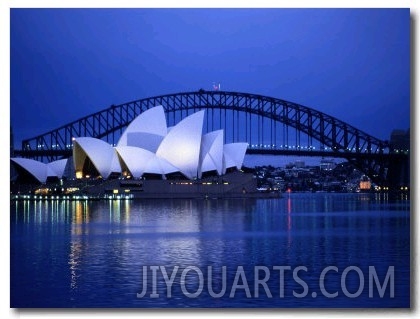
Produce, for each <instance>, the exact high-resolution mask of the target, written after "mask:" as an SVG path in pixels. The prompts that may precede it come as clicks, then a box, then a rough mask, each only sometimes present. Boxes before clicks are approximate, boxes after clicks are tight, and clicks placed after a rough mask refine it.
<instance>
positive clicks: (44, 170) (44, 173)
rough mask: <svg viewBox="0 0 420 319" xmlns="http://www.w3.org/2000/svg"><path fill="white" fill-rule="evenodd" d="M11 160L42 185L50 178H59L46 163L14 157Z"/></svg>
mask: <svg viewBox="0 0 420 319" xmlns="http://www.w3.org/2000/svg"><path fill="white" fill-rule="evenodd" d="M11 160H12V161H13V162H14V163H16V164H17V165H19V166H20V167H22V168H23V169H24V170H26V171H27V172H28V173H29V174H31V175H32V176H33V177H35V178H36V179H37V180H38V181H39V182H41V183H45V182H46V180H47V177H48V176H57V175H56V174H55V173H54V172H53V171H52V170H51V169H49V167H48V166H47V164H45V163H42V162H39V161H35V160H32V159H29V158H21V157H14V158H11Z"/></svg>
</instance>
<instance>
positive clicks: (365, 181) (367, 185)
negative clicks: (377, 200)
mask: <svg viewBox="0 0 420 319" xmlns="http://www.w3.org/2000/svg"><path fill="white" fill-rule="evenodd" d="M371 187H372V183H371V182H370V179H369V177H367V176H366V175H363V176H362V178H361V179H360V183H359V188H360V190H365V191H367V190H370V189H371Z"/></svg>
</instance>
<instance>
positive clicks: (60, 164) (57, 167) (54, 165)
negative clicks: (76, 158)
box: [47, 158, 68, 178]
mask: <svg viewBox="0 0 420 319" xmlns="http://www.w3.org/2000/svg"><path fill="white" fill-rule="evenodd" d="M67 161H68V158H65V159H61V160H57V161H54V162H50V163H48V164H47V166H48V168H49V169H50V170H51V171H52V172H54V174H55V175H56V176H57V177H59V178H61V177H63V174H64V170H65V168H66V165H67Z"/></svg>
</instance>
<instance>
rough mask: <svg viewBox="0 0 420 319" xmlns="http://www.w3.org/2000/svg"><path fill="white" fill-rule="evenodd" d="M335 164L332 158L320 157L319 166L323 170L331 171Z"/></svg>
mask: <svg viewBox="0 0 420 319" xmlns="http://www.w3.org/2000/svg"><path fill="white" fill-rule="evenodd" d="M336 166H337V164H335V163H334V161H333V160H328V159H322V160H321V163H320V164H319V168H320V169H321V170H323V171H332V170H333V169H334V168H335V167H336Z"/></svg>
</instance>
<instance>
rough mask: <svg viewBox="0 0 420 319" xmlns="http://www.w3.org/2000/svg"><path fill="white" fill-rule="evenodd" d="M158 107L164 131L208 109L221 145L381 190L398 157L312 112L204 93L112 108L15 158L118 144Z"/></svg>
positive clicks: (26, 147) (28, 145) (209, 124)
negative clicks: (309, 161) (334, 164)
mask: <svg viewBox="0 0 420 319" xmlns="http://www.w3.org/2000/svg"><path fill="white" fill-rule="evenodd" d="M156 105H162V106H163V107H164V109H165V113H166V116H167V122H168V126H171V125H175V124H176V123H177V122H179V121H180V120H181V119H182V118H184V117H186V116H187V115H190V114H192V113H194V112H196V111H198V110H201V109H206V117H205V123H204V131H207V132H209V131H212V130H217V129H224V132H225V143H229V142H239V141H242V142H248V143H249V148H248V153H252V154H285V155H287V154H299V155H317V156H331V157H341V158H346V159H347V160H349V161H350V162H352V163H353V164H355V165H356V166H357V167H358V168H359V169H361V170H362V171H363V172H364V173H365V174H366V175H368V176H369V177H371V178H372V179H373V180H374V181H377V182H380V183H382V184H383V183H384V182H385V181H386V175H387V168H388V164H389V160H390V157H395V156H396V155H395V154H391V153H390V150H389V144H388V142H387V141H383V140H380V139H378V138H375V137H373V136H371V135H369V134H367V133H365V132H363V131H361V130H359V129H357V128H355V127H353V126H351V125H349V124H347V123H345V122H343V121H341V120H339V119H337V118H335V117H332V116H330V115H327V114H325V113H322V112H320V111H317V110H314V109H312V108H309V107H306V106H303V105H299V104H297V103H293V102H289V101H285V100H281V99H278V98H273V97H267V96H262V95H256V94H248V93H239V92H225V91H205V90H199V91H197V92H187V93H176V94H167V95H161V96H155V97H149V98H144V99H140V100H136V101H132V102H128V103H123V104H120V105H112V106H110V107H109V108H107V109H104V110H102V111H100V112H96V113H93V114H90V115H88V116H85V117H83V118H80V119H78V120H75V121H73V122H70V123H68V124H66V125H63V126H61V127H59V128H57V129H54V130H51V131H49V132H47V133H44V134H42V135H39V136H36V137H33V138H30V139H27V140H24V141H23V142H22V150H21V151H18V152H17V153H18V154H19V155H21V156H23V157H30V158H34V159H38V160H45V159H47V160H48V161H51V160H55V159H58V158H60V157H62V156H69V155H70V154H71V149H72V139H73V138H75V137H81V136H90V137H95V138H100V139H103V140H105V141H107V142H108V143H110V144H116V143H117V141H118V139H119V137H120V135H121V134H122V132H123V131H124V129H125V128H126V127H127V125H128V124H129V123H130V122H131V121H132V120H133V119H134V118H135V117H136V116H138V115H139V114H140V113H142V112H144V111H145V110H147V109H149V108H152V107H154V106H156Z"/></svg>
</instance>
